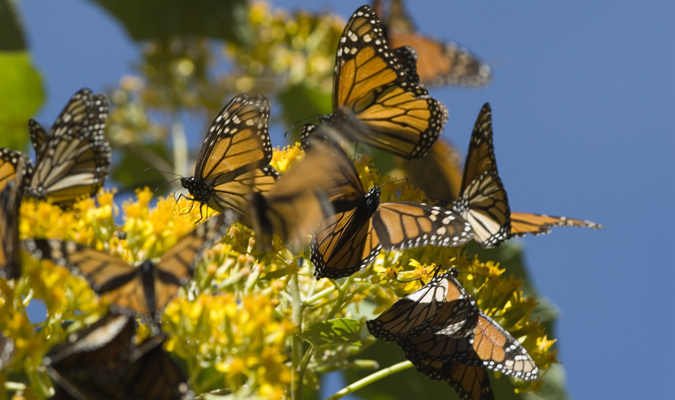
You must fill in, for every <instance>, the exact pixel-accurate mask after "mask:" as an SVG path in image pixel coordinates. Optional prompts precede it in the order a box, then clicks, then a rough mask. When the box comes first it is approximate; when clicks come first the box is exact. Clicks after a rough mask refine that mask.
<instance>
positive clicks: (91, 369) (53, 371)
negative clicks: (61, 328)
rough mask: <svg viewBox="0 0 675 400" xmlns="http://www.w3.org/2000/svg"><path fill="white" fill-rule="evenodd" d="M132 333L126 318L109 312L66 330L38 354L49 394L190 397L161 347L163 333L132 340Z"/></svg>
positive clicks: (182, 377) (65, 396)
mask: <svg viewBox="0 0 675 400" xmlns="http://www.w3.org/2000/svg"><path fill="white" fill-rule="evenodd" d="M135 333H136V328H135V325H134V321H133V319H132V318H130V317H129V316H127V315H123V314H114V313H109V314H107V315H106V316H104V317H103V318H101V319H100V320H98V321H97V322H95V323H94V324H92V325H91V326H89V327H87V328H84V329H82V330H79V331H76V332H74V333H72V334H70V335H69V336H68V338H67V340H66V341H65V342H64V343H61V344H59V345H57V346H56V347H54V348H53V349H52V350H51V351H50V352H49V354H48V355H47V356H45V358H44V359H43V364H44V365H45V367H46V369H47V372H48V374H49V376H50V377H51V378H52V379H53V380H54V382H55V384H56V394H55V395H54V396H53V397H52V399H60V400H64V399H76V400H80V399H86V400H92V399H120V400H122V399H125V400H126V399H139V400H140V399H166V400H172V399H175V400H182V399H189V398H192V397H193V396H192V393H191V391H190V390H189V387H188V385H187V377H186V376H185V375H184V374H183V372H182V371H181V370H180V368H179V367H178V366H177V365H176V363H175V362H174V361H173V360H172V359H171V357H170V356H169V355H168V354H166V353H165V352H164V351H163V350H162V346H161V345H162V342H163V340H164V336H163V335H157V336H153V337H151V338H149V339H146V340H145V341H144V342H143V343H141V344H140V345H136V344H135V342H134V340H133V339H134V336H135Z"/></svg>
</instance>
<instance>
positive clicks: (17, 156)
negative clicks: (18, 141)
mask: <svg viewBox="0 0 675 400" xmlns="http://www.w3.org/2000/svg"><path fill="white" fill-rule="evenodd" d="M17 172H21V175H22V179H21V181H28V180H29V179H30V176H31V175H32V173H33V163H32V162H31V161H30V159H29V158H28V157H26V156H25V155H23V154H22V153H21V152H20V151H16V150H10V149H5V148H0V191H3V190H4V189H5V187H6V186H7V184H8V183H9V182H12V181H14V180H16V175H17ZM21 183H22V184H23V182H21Z"/></svg>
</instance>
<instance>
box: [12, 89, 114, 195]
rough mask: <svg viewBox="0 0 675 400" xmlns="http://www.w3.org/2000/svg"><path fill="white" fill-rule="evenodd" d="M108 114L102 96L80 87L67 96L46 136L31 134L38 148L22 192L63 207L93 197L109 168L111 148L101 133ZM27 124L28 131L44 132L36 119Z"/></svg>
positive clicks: (104, 99) (106, 102)
mask: <svg viewBox="0 0 675 400" xmlns="http://www.w3.org/2000/svg"><path fill="white" fill-rule="evenodd" d="M107 116H108V101H107V99H106V97H105V95H103V94H97V95H93V94H92V93H91V91H89V90H88V89H82V90H80V91H79V92H78V93H76V94H75V95H74V96H73V97H72V98H71V99H70V101H69V102H68V104H67V105H66V107H65V108H64V110H63V111H62V112H61V115H60V116H59V117H58V118H57V120H56V122H55V123H54V125H53V126H52V128H51V134H50V135H49V136H46V137H45V135H44V133H42V134H32V135H31V138H32V141H33V145H34V146H38V147H36V149H35V150H36V161H35V167H34V172H33V173H32V175H31V177H30V182H29V183H28V184H27V187H26V189H25V194H26V195H27V196H30V197H35V198H38V199H50V200H51V201H52V202H54V203H55V204H59V205H62V206H71V205H72V204H73V203H74V202H75V200H77V199H79V198H82V197H90V196H94V195H95V194H96V193H97V192H98V190H99V189H100V188H101V186H103V182H104V181H105V178H106V177H107V176H108V169H109V167H110V156H111V149H110V144H108V142H107V141H106V140H105V136H104V130H105V121H106V118H107ZM29 125H30V126H31V132H44V130H43V129H42V128H39V125H38V124H37V122H35V121H31V122H30V123H29Z"/></svg>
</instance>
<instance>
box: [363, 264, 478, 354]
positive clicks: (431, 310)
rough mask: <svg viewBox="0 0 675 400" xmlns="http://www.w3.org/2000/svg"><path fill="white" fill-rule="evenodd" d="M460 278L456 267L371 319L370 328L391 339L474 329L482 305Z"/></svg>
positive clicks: (385, 338) (376, 335) (462, 332)
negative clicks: (478, 303) (479, 304)
mask: <svg viewBox="0 0 675 400" xmlns="http://www.w3.org/2000/svg"><path fill="white" fill-rule="evenodd" d="M456 278H457V270H456V269H454V268H452V269H450V270H449V271H448V272H446V273H444V274H441V275H438V276H436V277H434V278H433V279H432V280H431V281H430V282H429V283H427V284H426V285H424V286H423V287H422V288H420V289H419V290H417V291H415V292H413V293H410V294H409V295H407V296H406V297H404V298H402V299H401V300H399V301H397V302H396V303H395V304H394V305H393V306H391V307H390V308H388V309H387V310H386V311H384V312H383V313H382V314H380V316H378V317H377V318H375V319H374V320H371V321H367V322H366V324H367V325H368V330H369V331H370V333H371V334H372V335H373V336H375V337H377V338H380V339H382V340H384V341H387V342H389V341H393V340H400V339H403V338H407V337H414V336H416V335H419V334H422V333H425V332H443V334H445V335H457V334H459V335H464V334H465V333H466V332H470V331H471V330H472V329H473V327H474V326H475V325H476V322H477V321H478V307H477V306H476V301H475V300H474V299H473V297H471V295H470V294H469V293H467V291H466V290H465V289H464V287H463V286H462V285H461V284H460V283H459V282H458V281H457V279H456Z"/></svg>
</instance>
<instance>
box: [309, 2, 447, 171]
mask: <svg viewBox="0 0 675 400" xmlns="http://www.w3.org/2000/svg"><path fill="white" fill-rule="evenodd" d="M446 121H447V110H446V109H445V107H444V106H443V104H441V103H440V102H439V101H437V100H434V99H432V98H431V97H429V95H428V92H427V91H426V90H424V89H423V88H421V87H420V86H419V85H417V84H416V83H414V82H411V81H408V79H407V76H406V69H405V68H404V66H403V64H401V62H400V61H399V60H398V59H397V58H396V56H395V55H394V52H393V51H392V50H390V49H389V47H388V45H387V42H386V39H385V38H384V36H383V34H382V27H381V26H380V21H379V19H378V17H377V15H376V14H375V12H373V11H372V10H371V9H370V7H368V6H362V7H361V8H359V9H358V10H356V12H355V13H354V14H353V15H352V17H351V18H350V20H349V22H347V26H346V27H345V30H344V32H343V34H342V37H341V38H340V44H339V45H338V51H337V57H336V65H335V75H334V77H333V114H331V115H329V116H326V117H324V118H322V122H325V123H327V124H329V125H333V126H336V127H342V128H343V131H345V132H348V134H349V135H348V137H349V138H350V139H351V140H354V141H358V142H362V143H365V144H368V145H370V146H373V147H376V148H379V149H382V150H384V151H388V152H390V153H392V154H395V155H397V156H400V157H403V158H407V159H410V158H419V157H422V156H424V155H425V154H426V153H427V152H428V151H429V148H431V146H432V145H433V144H434V142H435V141H436V139H437V138H438V136H439V135H440V132H441V131H442V130H443V127H444V125H445V122H446Z"/></svg>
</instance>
